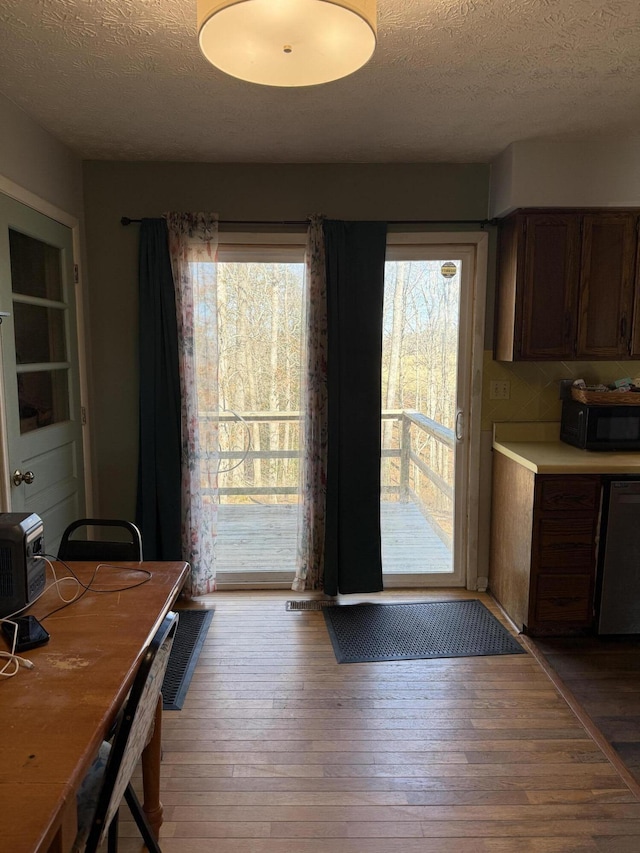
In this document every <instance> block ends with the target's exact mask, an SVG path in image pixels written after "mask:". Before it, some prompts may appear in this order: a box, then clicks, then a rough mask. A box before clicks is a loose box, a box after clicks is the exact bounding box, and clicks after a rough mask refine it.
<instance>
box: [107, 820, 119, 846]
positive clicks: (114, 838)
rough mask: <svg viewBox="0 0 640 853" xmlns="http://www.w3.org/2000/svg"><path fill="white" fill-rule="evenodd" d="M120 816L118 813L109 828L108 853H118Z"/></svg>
mask: <svg viewBox="0 0 640 853" xmlns="http://www.w3.org/2000/svg"><path fill="white" fill-rule="evenodd" d="M118 815H119V812H116V813H115V815H114V816H113V820H112V821H111V826H110V827H109V835H108V837H107V851H108V853H118Z"/></svg>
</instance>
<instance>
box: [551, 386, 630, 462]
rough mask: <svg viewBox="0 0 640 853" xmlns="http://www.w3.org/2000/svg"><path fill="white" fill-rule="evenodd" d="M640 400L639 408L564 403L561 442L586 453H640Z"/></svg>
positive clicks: (576, 402)
mask: <svg viewBox="0 0 640 853" xmlns="http://www.w3.org/2000/svg"><path fill="white" fill-rule="evenodd" d="M638 397H639V400H638V405H637V406H636V405H631V406H621V405H612V406H603V405H592V404H591V403H581V402H579V401H578V400H563V401H562V418H561V421H560V440H561V441H564V442H566V443H567V444H573V445H574V447H581V448H583V449H585V450H640V394H638Z"/></svg>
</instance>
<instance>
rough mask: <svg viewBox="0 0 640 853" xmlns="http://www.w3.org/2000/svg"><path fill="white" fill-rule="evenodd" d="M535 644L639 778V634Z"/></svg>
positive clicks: (540, 641)
mask: <svg viewBox="0 0 640 853" xmlns="http://www.w3.org/2000/svg"><path fill="white" fill-rule="evenodd" d="M535 645H536V646H537V648H538V649H539V650H540V652H541V653H542V654H543V655H544V657H545V659H546V660H547V661H548V662H549V664H550V666H551V667H552V668H553V669H554V670H555V672H557V674H558V676H559V677H560V678H561V679H562V681H563V683H564V684H565V685H566V686H567V687H568V688H569V690H571V692H572V693H573V695H574V696H575V697H576V699H577V700H578V702H579V703H580V705H581V706H582V708H583V709H584V710H585V711H586V713H587V714H588V715H589V716H590V717H591V719H592V720H593V722H594V723H595V725H596V726H597V727H598V729H600V731H601V732H602V734H603V735H604V736H605V738H606V739H607V740H608V741H609V743H610V744H611V745H612V747H613V748H614V749H615V750H616V752H617V753H618V755H619V756H620V758H621V759H622V761H623V762H624V763H625V765H626V766H627V768H628V769H629V771H630V772H631V773H632V774H633V776H634V777H635V778H636V779H637V780H638V783H640V638H639V637H555V638H548V639H544V640H542V639H538V640H536V641H535Z"/></svg>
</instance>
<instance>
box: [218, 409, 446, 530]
mask: <svg viewBox="0 0 640 853" xmlns="http://www.w3.org/2000/svg"><path fill="white" fill-rule="evenodd" d="M207 419H208V420H217V421H218V423H219V425H220V427H221V428H225V427H226V432H227V433H228V435H231V433H233V439H232V443H233V444H235V445H237V447H235V449H231V450H227V449H222V450H220V452H219V454H218V457H219V467H220V473H219V477H218V494H219V495H220V497H221V498H222V499H223V502H236V501H237V500H238V499H239V498H242V497H246V498H250V499H251V498H254V499H255V498H257V497H260V496H262V497H267V496H278V495H280V496H290V497H292V496H295V495H298V494H299V485H298V477H299V460H300V456H301V454H300V450H299V449H298V446H297V445H298V438H299V432H300V429H299V428H300V421H301V413H300V412H238V413H236V412H233V413H231V412H222V413H220V414H218V415H208V416H207ZM382 421H383V440H384V445H383V448H382V460H383V476H382V491H383V494H385V495H388V496H389V497H390V498H391V499H394V498H395V499H396V500H400V501H401V502H404V503H407V502H409V501H411V502H414V503H415V504H416V505H417V506H418V507H419V508H420V510H421V512H422V514H423V515H424V517H425V518H426V519H427V520H428V521H430V522H431V523H432V524H433V525H434V529H436V531H437V532H438V534H439V535H440V536H441V538H442V539H443V541H445V542H446V543H447V544H448V545H450V544H451V532H452V516H453V472H454V452H453V451H454V444H455V442H454V433H453V430H452V429H449V428H448V427H445V426H443V424H440V423H438V422H437V421H434V420H433V419H431V418H429V417H427V416H426V415H423V414H421V413H420V412H417V411H414V410H411V409H390V410H385V411H383V412H382ZM294 425H295V428H294V429H291V427H292V426H294ZM385 425H387V426H385ZM220 443H221V445H222V446H223V447H224V444H225V442H224V440H223V439H222V436H221V442H220ZM287 445H288V446H287ZM387 445H388V446H387ZM239 462H242V465H241V466H239V467H237V468H235V467H234V466H236V465H238V463H239ZM292 462H295V464H291V463H292ZM274 463H275V464H274ZM287 463H288V464H287ZM229 469H232V470H229ZM243 469H244V470H243ZM269 475H271V476H269ZM240 478H242V481H243V482H241V483H240V482H239V479H240ZM268 479H272V480H273V482H271V483H270V484H268V485H264V482H265V481H266V480H268ZM225 498H227V499H229V498H230V499H231V500H230V501H229V500H227V501H224V499H225Z"/></svg>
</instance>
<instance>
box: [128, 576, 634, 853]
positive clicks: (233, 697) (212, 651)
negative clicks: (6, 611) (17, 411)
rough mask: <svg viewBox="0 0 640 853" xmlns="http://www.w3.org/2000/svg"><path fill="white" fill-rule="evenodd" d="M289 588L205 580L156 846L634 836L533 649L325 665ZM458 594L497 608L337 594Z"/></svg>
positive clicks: (540, 851)
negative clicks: (207, 607)
mask: <svg viewBox="0 0 640 853" xmlns="http://www.w3.org/2000/svg"><path fill="white" fill-rule="evenodd" d="M300 597H304V596H300V595H296V594H293V593H291V592H284V591H269V592H262V593H249V592H221V593H216V594H215V595H212V596H209V598H208V600H209V603H210V604H213V605H215V615H214V617H213V621H212V623H211V629H210V631H209V634H208V637H207V640H206V642H205V645H204V648H203V651H202V654H201V656H200V660H199V663H198V666H197V668H196V671H195V674H194V678H193V681H192V683H191V687H190V689H189V692H188V695H187V698H186V701H185V704H184V708H183V710H182V711H177V712H176V711H174V712H165V714H164V717H163V726H164V728H163V744H164V758H163V771H162V772H163V777H162V801H163V803H164V808H165V811H164V817H165V823H164V826H163V828H162V834H161V839H162V849H163V851H164V853H205V851H206V853H209V851H215V853H400V851H402V853H516V851H517V853H569V851H571V853H632V851H633V853H637V851H638V850H640V801H639V800H638V799H637V798H636V796H635V795H634V793H633V791H632V790H631V789H630V787H629V786H628V785H627V784H625V781H624V779H623V778H622V777H621V776H620V774H619V773H618V771H617V769H616V767H615V766H614V765H613V764H612V763H611V762H610V761H609V760H608V758H607V756H606V755H605V753H603V751H602V750H601V749H600V747H599V746H598V744H597V743H596V742H595V741H594V740H593V738H592V737H591V736H590V735H589V733H588V732H587V731H586V730H585V728H584V727H583V725H582V724H581V723H580V721H579V720H578V719H577V717H576V716H575V714H574V713H573V711H572V710H571V709H570V707H569V706H568V705H567V703H566V702H565V701H564V699H563V698H562V697H561V696H560V694H559V693H558V691H557V689H556V687H555V686H554V684H553V683H552V681H551V680H550V679H549V677H548V675H547V674H546V673H545V672H544V670H543V669H542V668H541V666H540V665H539V663H538V662H537V661H536V659H535V658H534V657H533V656H532V655H531V654H526V655H504V656H496V657H473V658H450V659H446V660H445V659H440V660H417V661H415V660H412V661H395V662H388V663H364V664H343V665H339V664H337V663H336V661H335V657H334V654H333V650H332V647H331V643H330V640H329V637H328V634H327V631H326V628H325V625H324V618H323V615H322V613H321V612H319V611H291V612H287V611H285V601H286V600H287V599H291V598H300ZM458 597H462V598H467V597H478V598H480V599H481V600H482V601H483V602H484V603H485V604H487V606H488V607H489V608H490V609H491V610H492V612H494V614H495V615H497V616H498V617H500V614H499V611H498V610H497V608H496V607H495V605H494V604H493V602H492V599H490V598H489V597H488V596H486V595H477V594H472V593H466V592H464V591H451V590H441V591H430V592H423V593H421V594H415V593H409V594H402V593H400V592H394V593H389V592H386V593H384V594H383V595H378V596H349V597H348V598H346V599H344V603H350V604H351V603H356V602H357V601H359V600H376V601H416V600H417V601H425V600H451V599H453V598H458ZM123 812H124V814H123V821H122V824H121V832H122V835H123V836H124V838H123V840H124V841H125V842H126V843H125V844H124V845H123V846H122V847H121V850H123V851H127V850H133V849H135V850H139V849H140V845H139V843H137V841H136V840H135V835H136V833H135V828H134V827H133V826H132V825H131V823H130V822H127V820H125V819H124V818H125V816H126V810H123ZM127 845H128V846H127Z"/></svg>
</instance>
